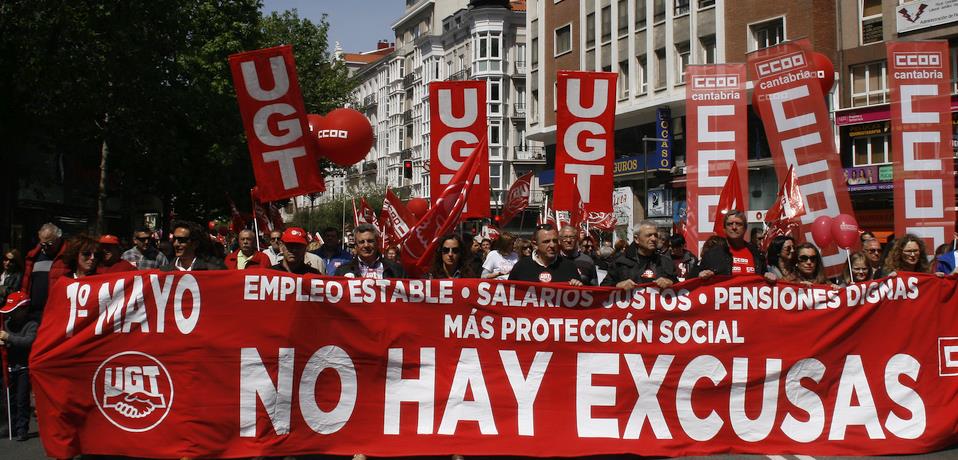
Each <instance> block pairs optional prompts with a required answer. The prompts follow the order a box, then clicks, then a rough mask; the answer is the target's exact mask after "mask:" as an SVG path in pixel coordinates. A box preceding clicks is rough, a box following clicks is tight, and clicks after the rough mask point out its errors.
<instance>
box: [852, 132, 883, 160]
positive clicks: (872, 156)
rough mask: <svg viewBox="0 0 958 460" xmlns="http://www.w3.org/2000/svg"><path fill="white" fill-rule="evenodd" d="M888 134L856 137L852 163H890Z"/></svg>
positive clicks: (853, 145) (853, 142) (853, 143)
mask: <svg viewBox="0 0 958 460" xmlns="http://www.w3.org/2000/svg"><path fill="white" fill-rule="evenodd" d="M888 139H889V136H887V135H879V136H862V137H856V138H854V140H853V141H852V163H854V166H869V165H882V164H888V163H890V161H889V160H888Z"/></svg>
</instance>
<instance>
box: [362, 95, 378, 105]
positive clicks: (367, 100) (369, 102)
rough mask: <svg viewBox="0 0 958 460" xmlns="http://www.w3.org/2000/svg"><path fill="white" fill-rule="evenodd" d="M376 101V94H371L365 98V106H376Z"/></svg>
mask: <svg viewBox="0 0 958 460" xmlns="http://www.w3.org/2000/svg"><path fill="white" fill-rule="evenodd" d="M376 103H377V101H376V95H375V94H370V95H369V96H366V97H364V98H363V107H366V108H370V107H375V106H376Z"/></svg>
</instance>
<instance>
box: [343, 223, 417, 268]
mask: <svg viewBox="0 0 958 460" xmlns="http://www.w3.org/2000/svg"><path fill="white" fill-rule="evenodd" d="M379 238H380V236H379V230H378V229H376V227H375V226H374V225H372V224H359V225H357V226H356V228H354V229H353V239H354V240H355V241H356V257H353V259H352V260H351V261H349V262H347V263H345V264H343V265H340V266H339V268H337V269H336V276H345V277H347V278H375V279H390V278H405V277H406V272H405V271H404V270H403V268H402V267H401V266H400V265H399V264H397V263H395V262H391V261H389V260H386V259H385V258H383V256H382V254H381V253H380V252H379V247H380V244H379Z"/></svg>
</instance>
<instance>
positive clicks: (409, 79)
mask: <svg viewBox="0 0 958 460" xmlns="http://www.w3.org/2000/svg"><path fill="white" fill-rule="evenodd" d="M418 80H419V74H418V73H410V74H406V76H405V77H402V85H403V87H405V88H408V87H410V86H412V84H413V83H415V82H416V81H418Z"/></svg>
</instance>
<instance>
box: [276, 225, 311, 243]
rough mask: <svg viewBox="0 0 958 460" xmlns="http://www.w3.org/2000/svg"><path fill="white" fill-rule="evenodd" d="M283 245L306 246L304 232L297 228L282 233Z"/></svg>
mask: <svg viewBox="0 0 958 460" xmlns="http://www.w3.org/2000/svg"><path fill="white" fill-rule="evenodd" d="M281 239H282V240H283V242H284V243H299V244H306V231H305V230H303V229H301V228H299V227H290V228H287V229H286V231H284V232H283V237H282V238H281Z"/></svg>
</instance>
